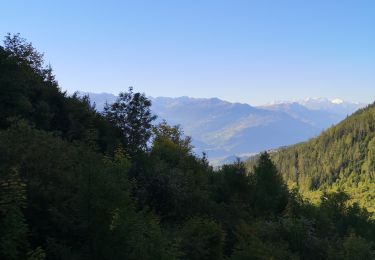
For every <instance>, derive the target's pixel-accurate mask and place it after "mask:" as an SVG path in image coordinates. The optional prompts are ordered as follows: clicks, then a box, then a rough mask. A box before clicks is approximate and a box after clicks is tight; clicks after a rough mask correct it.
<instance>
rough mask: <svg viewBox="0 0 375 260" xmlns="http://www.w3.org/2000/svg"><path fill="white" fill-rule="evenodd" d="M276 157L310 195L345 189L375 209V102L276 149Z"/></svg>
mask: <svg viewBox="0 0 375 260" xmlns="http://www.w3.org/2000/svg"><path fill="white" fill-rule="evenodd" d="M272 159H273V161H274V162H275V163H276V165H277V167H278V169H279V171H280V172H281V173H282V175H283V177H284V179H285V180H286V181H287V182H288V183H289V184H291V185H293V184H295V185H297V186H298V187H299V188H300V189H301V191H302V192H303V193H304V194H305V195H306V196H307V197H310V198H312V199H314V198H317V197H319V195H320V194H321V193H322V191H333V190H342V191H345V192H347V193H348V194H350V196H351V197H352V201H354V202H357V203H359V204H360V205H361V206H365V207H366V208H367V209H368V210H369V211H371V212H375V104H372V105H369V106H368V107H366V108H364V109H360V110H358V111H357V112H356V113H354V114H353V115H352V116H350V117H348V118H347V119H345V120H344V121H342V122H341V123H339V124H338V125H336V126H334V127H332V128H329V129H328V130H326V131H324V132H323V133H322V134H321V135H320V136H319V137H317V138H314V139H312V140H310V141H308V142H306V143H301V144H297V145H294V146H291V147H287V148H284V149H281V150H279V151H277V152H274V153H272ZM248 164H249V165H251V164H252V163H251V162H249V163H248Z"/></svg>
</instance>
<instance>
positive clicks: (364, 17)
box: [0, 0, 375, 105]
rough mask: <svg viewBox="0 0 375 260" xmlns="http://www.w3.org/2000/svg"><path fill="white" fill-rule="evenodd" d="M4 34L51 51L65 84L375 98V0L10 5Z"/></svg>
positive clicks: (265, 96)
mask: <svg viewBox="0 0 375 260" xmlns="http://www.w3.org/2000/svg"><path fill="white" fill-rule="evenodd" d="M1 8H2V11H1V15H0V37H3V36H5V35H6V34H7V33H8V32H10V33H20V34H21V36H22V37H24V38H26V39H27V40H28V41H30V42H32V43H33V45H34V46H35V47H36V48H37V49H38V50H39V51H41V52H43V53H44V54H45V60H46V62H47V63H51V65H52V67H53V69H54V72H55V74H56V77H57V80H58V82H59V85H60V87H61V88H62V89H63V90H66V91H68V93H73V92H74V91H76V90H79V91H87V92H96V93H100V92H108V93H114V94H117V93H118V92H120V91H124V90H126V89H127V88H128V87H129V86H133V87H134V89H135V90H136V91H139V92H144V93H146V94H147V95H149V96H154V97H156V96H169V97H177V96H191V97H219V98H221V99H224V100H228V101H233V102H243V103H249V104H253V105H260V104H265V103H270V102H273V101H275V100H296V99H301V98H305V97H327V98H336V97H338V98H342V99H344V100H351V101H356V102H366V103H369V102H373V101H374V100H375V15H374V13H375V1H372V0H368V1H364V0H363V1H362V0H351V1H349V0H336V1H335V0H330V1H327V0H314V1H312V0H311V1H307V0H305V1H302V0H289V1H287V0H273V1H271V0H259V1H256V0H253V1H252V0H246V1H240V0H226V1H224V0H212V1H209V0H195V1H194V0H173V1H163V0H150V1H143V0H134V1H113V0H105V1H104V0H102V1H93V0H91V1H78V0H75V1H70V0H64V1H40V0H32V1H30V0H24V1H20V0H12V1H3V2H2V4H1Z"/></svg>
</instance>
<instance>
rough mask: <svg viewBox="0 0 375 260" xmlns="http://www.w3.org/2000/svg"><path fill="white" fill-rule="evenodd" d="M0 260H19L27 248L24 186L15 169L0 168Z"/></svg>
mask: <svg viewBox="0 0 375 260" xmlns="http://www.w3.org/2000/svg"><path fill="white" fill-rule="evenodd" d="M0 169H1V170H0V188H1V189H0V226H1V229H0V258H2V259H19V258H22V257H23V256H24V255H25V250H27V248H28V246H29V245H28V241H27V232H28V227H27V224H26V223H25V217H24V214H23V211H22V210H23V209H24V207H25V205H26V192H25V184H24V183H23V182H22V180H21V179H20V177H19V174H18V171H17V169H15V168H11V169H9V168H3V167H1V168H0Z"/></svg>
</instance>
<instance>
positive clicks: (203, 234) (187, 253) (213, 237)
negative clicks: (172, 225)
mask: <svg viewBox="0 0 375 260" xmlns="http://www.w3.org/2000/svg"><path fill="white" fill-rule="evenodd" d="M224 237H225V236H224V232H223V230H222V229H221V227H220V225H218V224H217V223H216V222H215V221H214V220H212V219H208V218H202V217H193V218H191V219H189V220H188V221H187V222H186V223H185V224H184V225H183V227H182V231H181V243H180V248H181V252H182V254H183V257H182V259H192V260H194V259H202V260H205V259H206V260H208V259H212V260H214V259H215V260H219V259H223V246H224Z"/></svg>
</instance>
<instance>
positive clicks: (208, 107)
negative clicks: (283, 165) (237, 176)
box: [88, 93, 359, 164]
mask: <svg viewBox="0 0 375 260" xmlns="http://www.w3.org/2000/svg"><path fill="white" fill-rule="evenodd" d="M88 95H89V96H90V99H91V100H92V102H94V103H95V104H96V107H97V109H98V110H102V109H103V107H104V104H105V102H108V103H112V102H114V101H115V99H116V96H114V95H112V94H107V93H101V94H94V93H88ZM150 99H151V100H152V104H153V105H152V109H153V111H154V113H155V114H157V115H158V117H159V120H162V119H165V120H167V122H168V123H169V124H173V125H174V124H179V125H181V126H182V127H183V129H184V131H185V133H186V134H187V135H190V136H192V138H193V145H194V146H195V151H196V152H197V153H201V152H206V153H207V154H208V157H209V159H210V160H211V161H212V162H214V163H215V164H220V162H228V161H231V160H232V159H233V158H235V156H239V157H242V156H244V154H252V153H257V152H260V151H263V150H269V149H273V148H278V147H281V146H286V145H291V144H295V143H298V142H302V141H305V140H307V139H309V138H311V137H314V136H316V135H318V134H319V133H320V132H321V131H322V130H323V129H326V128H327V127H330V126H331V125H333V124H335V123H337V122H339V121H340V120H342V119H344V118H345V117H346V116H347V115H348V114H351V113H352V112H354V111H355V110H356V109H357V108H358V107H357V106H356V105H353V104H354V103H349V102H345V103H344V102H342V103H338V102H337V104H336V103H332V102H331V101H329V100H323V99H321V100H320V101H322V102H320V105H321V106H320V107H319V106H318V103H319V102H317V100H313V99H311V100H305V101H301V102H285V103H278V104H272V105H266V106H261V107H253V106H250V105H248V104H240V103H230V102H227V101H223V100H220V99H218V98H209V99H206V98H190V97H179V98H169V97H157V98H153V97H150ZM323 101H326V102H323ZM327 102H328V103H331V104H332V105H331V106H329V105H328V104H327ZM348 104H350V105H348ZM358 106H359V105H358Z"/></svg>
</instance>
